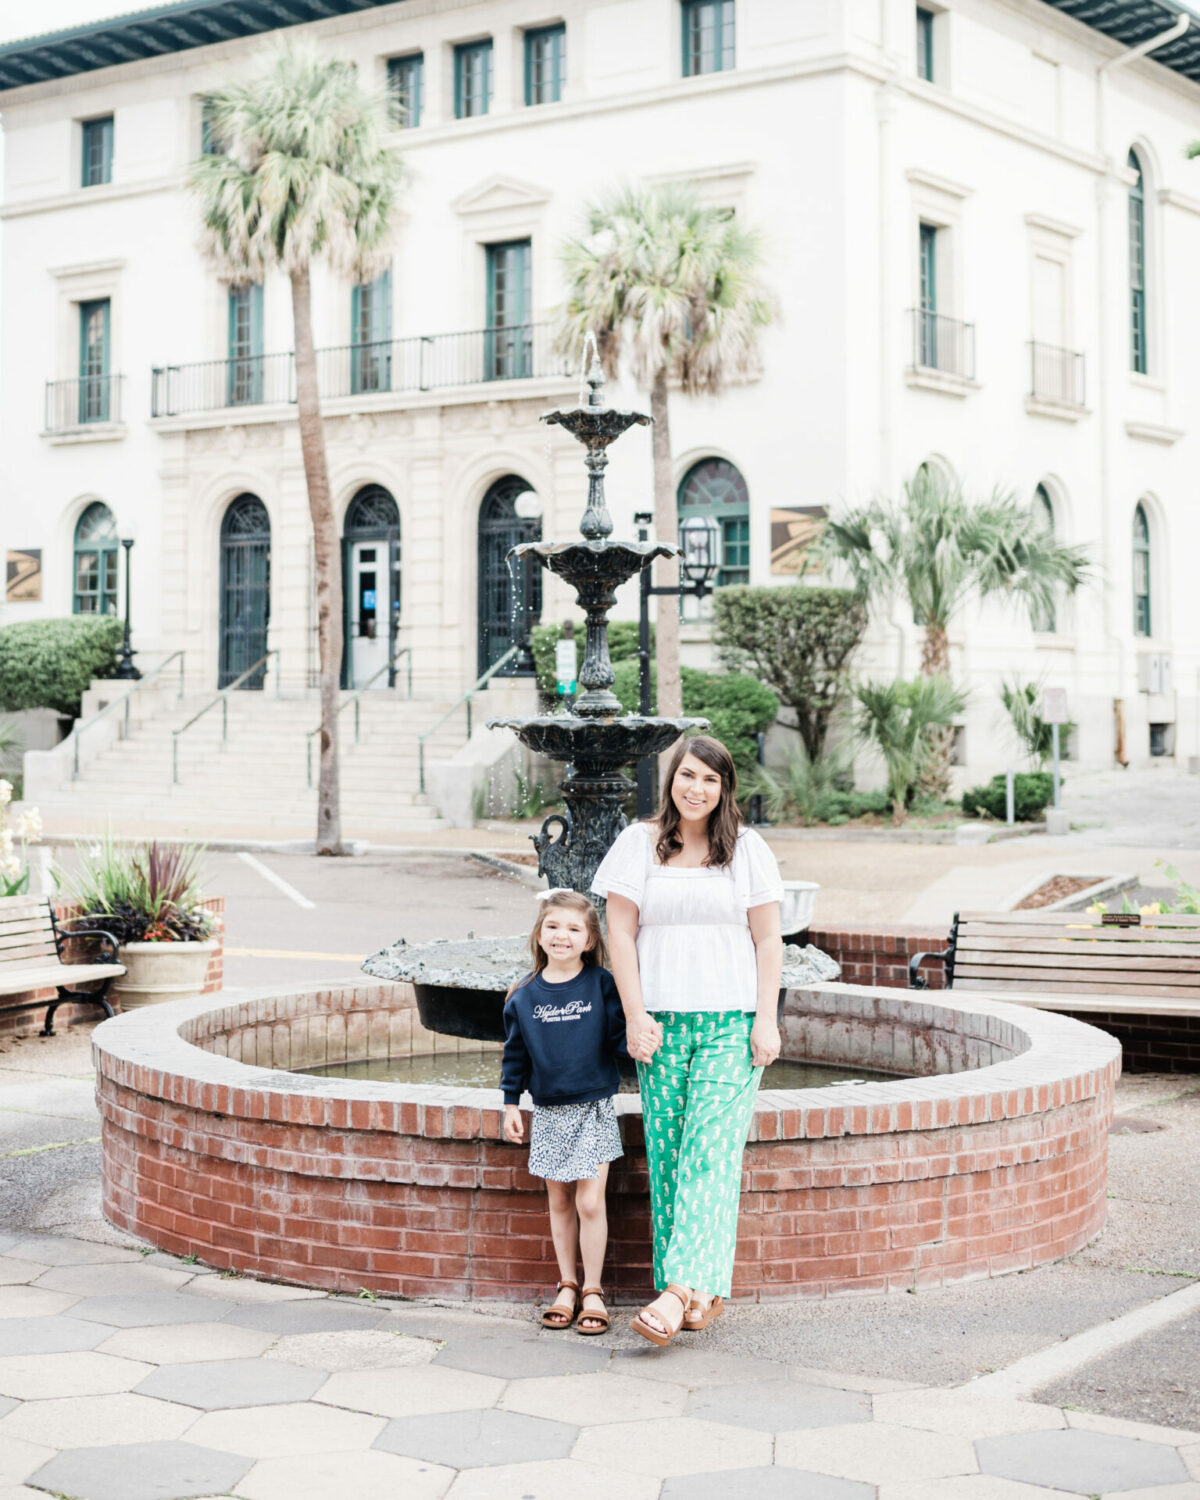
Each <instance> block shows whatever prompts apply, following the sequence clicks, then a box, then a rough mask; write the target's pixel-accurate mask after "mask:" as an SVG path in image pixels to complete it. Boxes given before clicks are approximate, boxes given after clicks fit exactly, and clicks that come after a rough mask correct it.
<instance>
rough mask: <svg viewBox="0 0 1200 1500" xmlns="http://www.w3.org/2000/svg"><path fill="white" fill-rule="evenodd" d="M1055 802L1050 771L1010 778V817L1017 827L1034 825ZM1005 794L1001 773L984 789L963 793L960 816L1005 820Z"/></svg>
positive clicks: (1027, 772)
mask: <svg viewBox="0 0 1200 1500" xmlns="http://www.w3.org/2000/svg"><path fill="white" fill-rule="evenodd" d="M1053 800H1054V777H1053V776H1052V775H1051V774H1050V772H1049V771H1018V772H1017V774H1016V775H1015V776H1014V777H1013V817H1014V818H1015V819H1016V820H1017V822H1018V823H1036V822H1037V821H1038V820H1039V818H1040V817H1041V816H1042V813H1043V812H1044V811H1045V810H1046V808H1047V807H1048V806H1049V805H1050V803H1051V802H1052V801H1053ZM1006 804H1007V792H1006V789H1005V777H1004V775H1003V773H1001V774H1000V775H999V776H993V777H992V779H991V781H989V782H988V784H987V785H986V786H975V787H971V788H970V790H969V791H965V792H964V793H963V799H962V806H963V812H964V813H966V815H967V816H968V817H969V818H970V817H976V818H979V817H989V818H998V819H999V820H1000V821H1001V822H1003V821H1004V820H1005V818H1006V817H1007V816H1008V808H1007V805H1006Z"/></svg>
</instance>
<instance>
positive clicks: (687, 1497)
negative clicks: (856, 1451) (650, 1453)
mask: <svg viewBox="0 0 1200 1500" xmlns="http://www.w3.org/2000/svg"><path fill="white" fill-rule="evenodd" d="M743 1496H745V1500H875V1486H874V1485H873V1484H859V1483H858V1481H857V1480H856V1479H830V1478H829V1476H828V1475H827V1474H800V1473H798V1472H797V1471H796V1470H795V1469H732V1470H731V1469H725V1470H722V1471H721V1472H719V1473H716V1474H679V1475H676V1477H675V1478H674V1479H668V1480H666V1481H665V1482H664V1484H663V1487H662V1496H661V1500H742V1497H743Z"/></svg>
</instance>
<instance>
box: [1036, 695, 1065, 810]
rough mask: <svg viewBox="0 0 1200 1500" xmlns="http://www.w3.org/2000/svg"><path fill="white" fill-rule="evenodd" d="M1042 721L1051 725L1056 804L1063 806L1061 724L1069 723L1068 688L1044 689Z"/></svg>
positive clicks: (1056, 806)
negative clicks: (1060, 763)
mask: <svg viewBox="0 0 1200 1500" xmlns="http://www.w3.org/2000/svg"><path fill="white" fill-rule="evenodd" d="M1042 721H1043V722H1044V723H1046V724H1049V726H1050V740H1051V746H1052V750H1053V754H1054V806H1055V809H1056V810H1057V809H1058V808H1060V807H1061V806H1062V776H1061V773H1060V769H1059V761H1060V745H1059V725H1060V724H1065V723H1067V690H1066V688H1051V687H1048V688H1043V689H1042Z"/></svg>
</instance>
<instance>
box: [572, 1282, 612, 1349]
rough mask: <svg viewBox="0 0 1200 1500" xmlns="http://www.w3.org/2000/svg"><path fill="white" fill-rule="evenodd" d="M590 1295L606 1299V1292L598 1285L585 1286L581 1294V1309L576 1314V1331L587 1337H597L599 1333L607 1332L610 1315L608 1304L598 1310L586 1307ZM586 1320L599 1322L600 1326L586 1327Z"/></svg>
mask: <svg viewBox="0 0 1200 1500" xmlns="http://www.w3.org/2000/svg"><path fill="white" fill-rule="evenodd" d="M588 1297H599V1298H600V1300H601V1301H603V1300H604V1292H603V1290H602V1289H601V1288H600V1287H598V1286H585V1287H584V1289H583V1291H582V1292H580V1294H579V1311H578V1312H577V1313H576V1314H575V1332H576V1333H579V1334H582V1335H583V1337H584V1338H585V1339H587V1338H595V1337H596V1335H597V1334H598V1333H607V1332H608V1329H609V1316H608V1308H607V1306H606V1307H605V1308H604V1309H603V1310H602V1311H601V1312H596V1311H595V1309H594V1308H590V1307H584V1305H583V1304H584V1302H585V1301H586V1300H587V1298H588ZM585 1322H591V1323H598V1324H599V1325H600V1326H599V1327H598V1328H585V1327H584V1326H583V1325H584V1323H585Z"/></svg>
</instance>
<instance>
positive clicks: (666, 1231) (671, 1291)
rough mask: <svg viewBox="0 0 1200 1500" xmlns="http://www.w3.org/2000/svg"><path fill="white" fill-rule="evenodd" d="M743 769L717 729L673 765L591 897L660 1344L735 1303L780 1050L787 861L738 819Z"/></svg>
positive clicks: (647, 1327) (650, 1316)
mask: <svg viewBox="0 0 1200 1500" xmlns="http://www.w3.org/2000/svg"><path fill="white" fill-rule="evenodd" d="M736 792H737V772H736V771H735V769H734V764H733V760H732V758H731V757H730V754H729V752H728V750H726V749H725V746H724V745H722V744H721V743H720V742H719V741H717V740H714V739H710V738H709V737H708V736H707V735H697V736H696V737H695V738H694V739H690V740H684V741H682V742H681V743H680V744H679V745H678V746H677V748H676V750H675V753H674V755H673V756H672V757H671V762H670V766H669V768H668V771H667V776H666V781H665V785H664V790H663V797H662V804H661V806H660V808H659V811H658V817H657V819H656V820H655V821H654V822H653V823H634V824H632V825H631V826H630V827H628V828H626V829H625V830H624V831H623V832H622V833H621V835H620V836H619V838H618V839H617V840H616V842H615V843H614V844H613V846H612V848H611V849H610V850H609V851H608V854H607V855H606V856H605V858H604V860H603V862H602V863H601V865H600V868H599V869H598V870H597V871H596V878H595V880H594V881H593V882H592V890H593V891H595V892H596V893H597V895H600V896H606V897H607V898H608V944H609V959H610V963H611V965H612V973H613V977H614V978H615V979H616V981H617V988H618V990H619V992H620V996H621V1005H622V1007H623V1009H624V1011H625V1029H626V1036H627V1040H628V1047H629V1055H630V1056H631V1057H632V1058H634V1059H635V1060H636V1062H637V1063H638V1082H639V1085H640V1089H641V1096H642V1118H643V1122H644V1126H645V1135H646V1159H647V1162H648V1164H649V1169H650V1203H651V1214H652V1225H653V1236H654V1284H655V1286H656V1287H657V1288H659V1291H660V1295H659V1296H658V1297H657V1298H656V1299H655V1300H654V1301H653V1302H651V1303H650V1304H649V1305H648V1306H646V1307H644V1308H643V1309H642V1310H641V1312H640V1313H639V1314H638V1315H637V1317H636V1318H634V1320H633V1327H634V1329H635V1330H636V1331H637V1332H638V1333H640V1334H641V1335H642V1336H643V1337H644V1338H647V1339H649V1340H650V1342H651V1343H654V1344H659V1345H663V1344H668V1343H670V1341H671V1339H672V1338H674V1336H675V1335H676V1333H678V1332H679V1330H680V1328H681V1327H683V1328H688V1329H693V1330H694V1329H701V1328H707V1327H708V1325H709V1323H711V1322H712V1320H713V1319H714V1318H715V1317H717V1316H719V1314H720V1313H721V1311H722V1309H723V1307H724V1298H726V1297H727V1296H728V1295H729V1288H730V1280H731V1277H732V1272H733V1257H734V1248H735V1241H736V1237H737V1211H738V1197H739V1193H740V1190H741V1176H742V1152H743V1150H744V1148H745V1144H746V1134H747V1132H748V1130H749V1128H750V1119H751V1116H752V1114H753V1112H754V1096H755V1094H756V1092H757V1090H758V1082H759V1079H760V1077H761V1076H762V1070H763V1068H764V1067H765V1066H766V1065H767V1064H768V1063H772V1062H774V1061H775V1059H776V1058H777V1057H778V1056H779V1026H778V1023H777V1019H776V1018H777V1012H778V999H779V978H780V970H781V968H782V964H783V947H782V944H781V942H780V933H779V906H780V902H781V901H782V899H783V888H782V886H781V884H780V880H779V867H778V865H777V864H776V863H775V857H774V855H773V854H772V853H771V851H770V849H769V848H768V847H767V845H766V843H765V842H764V840H763V839H762V838H761V837H760V836H759V835H758V834H757V833H755V832H754V831H753V830H752V829H749V828H744V827H742V826H741V817H740V814H739V812H738V807H737V800H736Z"/></svg>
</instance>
